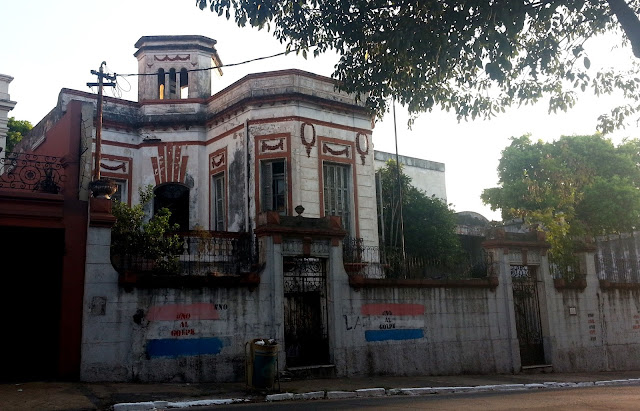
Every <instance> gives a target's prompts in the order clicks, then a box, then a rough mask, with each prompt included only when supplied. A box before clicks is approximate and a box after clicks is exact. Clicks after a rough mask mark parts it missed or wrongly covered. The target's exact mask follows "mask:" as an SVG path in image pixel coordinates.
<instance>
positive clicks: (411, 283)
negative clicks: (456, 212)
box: [343, 239, 498, 289]
mask: <svg viewBox="0 0 640 411" xmlns="http://www.w3.org/2000/svg"><path fill="white" fill-rule="evenodd" d="M343 262H344V267H345V271H346V272H347V274H348V275H349V283H350V284H351V286H353V287H354V288H360V287H387V286H395V287H398V286H400V287H481V288H491V289H494V288H495V287H496V286H497V285H498V278H497V267H496V266H495V264H494V262H493V260H492V255H491V254H489V253H487V252H482V253H481V255H479V256H478V257H476V258H473V257H471V256H464V257H461V258H458V259H456V260H455V261H444V260H439V259H428V258H424V257H421V256H410V255H406V256H404V258H403V255H402V252H401V250H399V249H397V248H383V247H374V246H365V245H363V242H362V239H350V240H345V241H344V242H343Z"/></svg>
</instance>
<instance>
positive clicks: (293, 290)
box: [283, 257, 329, 367]
mask: <svg viewBox="0 0 640 411" xmlns="http://www.w3.org/2000/svg"><path fill="white" fill-rule="evenodd" d="M283 263H284V264H283V266H284V269H283V271H284V273H283V275H284V340H285V351H286V357H287V367H300V366H308V365H321V364H328V363H329V339H328V335H327V271H326V260H325V259H323V258H314V257H284V261H283Z"/></svg>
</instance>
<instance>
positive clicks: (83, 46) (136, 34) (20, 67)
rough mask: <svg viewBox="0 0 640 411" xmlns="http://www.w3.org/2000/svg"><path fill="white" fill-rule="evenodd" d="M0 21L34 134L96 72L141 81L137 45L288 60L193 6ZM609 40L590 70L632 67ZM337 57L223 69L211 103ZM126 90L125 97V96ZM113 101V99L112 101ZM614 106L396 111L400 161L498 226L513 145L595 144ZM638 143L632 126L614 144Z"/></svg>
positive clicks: (61, 6)
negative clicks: (412, 115) (270, 75)
mask: <svg viewBox="0 0 640 411" xmlns="http://www.w3.org/2000/svg"><path fill="white" fill-rule="evenodd" d="M1 10H2V13H0V20H1V21H0V38H2V39H3V45H2V48H0V50H1V51H2V52H1V53H0V73H2V74H8V75H10V76H12V77H14V80H13V82H12V83H11V84H10V86H9V93H10V95H11V99H12V100H14V101H17V102H18V104H17V106H16V108H15V109H14V110H13V111H11V112H10V113H9V115H10V116H14V117H15V118H16V119H19V120H29V121H31V122H32V123H33V124H34V125H35V124H36V123H37V122H38V121H39V120H40V119H42V117H44V116H45V115H46V114H47V113H48V112H49V111H50V110H51V109H52V108H53V107H54V106H55V104H56V101H57V98H58V93H59V92H60V89H61V88H71V89H77V90H82V91H90V90H89V88H88V87H87V86H86V83H87V82H94V81H96V78H95V76H92V75H91V74H90V71H91V70H97V69H98V68H99V66H100V63H101V62H102V61H106V62H107V66H108V68H109V70H110V71H111V72H117V73H136V72H137V60H136V59H135V57H133V53H134V52H135V48H134V46H133V45H134V44H135V42H136V41H137V40H138V39H139V38H140V37H141V36H150V35H172V34H197V35H203V36H207V37H210V38H213V39H216V40H217V41H218V43H217V46H216V48H217V50H218V54H219V55H220V57H221V59H222V62H223V63H227V64H228V63H236V62H241V61H245V60H248V59H251V58H256V57H261V56H265V55H270V54H275V53H278V52H281V51H284V45H282V44H280V43H279V42H278V41H277V40H275V39H274V38H273V37H272V36H271V34H270V33H268V32H266V31H258V30H256V29H251V28H248V27H246V28H243V29H240V28H237V27H236V26H235V25H234V24H233V23H232V22H227V21H226V20H225V19H224V18H220V17H218V16H217V15H215V14H213V13H211V12H209V11H200V10H199V9H198V8H197V7H196V6H195V1H193V0H128V1H124V0H112V1H108V2H98V1H95V0H57V1H51V0H31V1H5V2H3V5H2V8H1ZM612 44H613V42H612V41H611V39H602V40H599V41H595V42H592V44H591V45H590V47H588V48H587V51H588V52H589V57H590V59H591V63H592V67H594V68H596V67H601V66H608V65H616V66H617V67H624V66H628V65H629V61H630V60H631V51H630V49H629V50H626V49H623V50H620V49H617V50H611V45H612ZM337 59H338V58H337V56H335V55H324V56H321V57H320V58H316V59H313V58H310V59H309V60H305V59H303V58H302V56H296V55H288V56H282V57H276V58H273V59H269V60H263V61H259V62H255V63H250V64H246V65H242V66H237V67H229V68H225V69H223V72H224V75H223V76H222V78H218V79H217V80H218V81H217V82H214V84H213V87H212V92H213V93H215V92H217V91H218V90H220V89H222V88H224V87H225V86H227V85H229V84H231V83H233V82H234V81H237V80H238V79H240V78H242V77H243V76H245V75H247V74H249V73H254V72H262V71H271V70H280V69H288V68H298V69H302V70H307V71H310V72H313V73H316V74H321V75H326V76H330V75H331V73H332V71H333V66H334V64H335V63H336V62H337ZM129 81H130V83H131V84H130V85H128V84H127V83H126V82H123V81H120V85H121V87H122V88H123V92H122V98H125V99H128V100H134V101H135V100H137V83H136V80H135V77H132V78H130V80H129ZM127 90H129V91H127ZM110 93H111V91H109V90H107V95H110ZM614 103H615V99H613V98H604V99H603V98H601V99H599V100H598V99H596V98H595V97H593V96H591V95H588V94H585V95H581V96H580V101H579V103H578V105H577V106H576V107H575V108H573V109H572V110H571V111H569V112H568V113H563V114H558V115H549V114H547V109H546V105H545V104H544V103H542V104H540V105H537V106H534V107H525V108H520V109H517V108H513V109H510V110H508V111H507V113H505V114H502V115H501V116H499V117H498V118H495V119H493V120H491V121H474V122H462V123H458V122H457V121H456V119H455V116H454V115H453V114H452V113H441V112H432V113H425V114H423V115H421V116H420V117H419V118H418V119H417V121H416V122H415V124H414V126H413V128H412V130H408V128H407V114H406V111H405V110H404V109H403V108H402V107H397V113H396V114H397V129H398V151H399V153H400V154H401V155H408V156H412V157H419V158H424V159H428V160H432V161H438V162H442V163H445V166H446V183H447V195H448V201H449V202H450V203H451V204H452V205H453V208H454V209H455V210H456V211H475V212H479V213H481V214H483V215H485V216H486V217H487V218H489V219H499V218H500V217H499V213H498V212H492V211H491V210H490V209H489V207H487V206H484V205H483V204H482V202H481V200H480V193H481V192H482V190H483V189H484V188H488V187H493V186H495V185H496V184H497V173H496V167H497V166H498V160H499V158H500V152H501V150H503V149H504V148H505V147H506V146H507V145H508V144H509V138H510V137H512V136H520V135H522V134H525V133H531V134H532V137H533V138H534V139H543V140H545V141H550V140H553V139H557V138H558V137H560V136H561V135H572V134H592V133H594V132H595V130H596V120H597V117H598V115H599V114H602V113H604V112H606V109H607V108H608V107H611V106H613V104H614ZM610 137H611V138H612V140H614V142H616V143H617V142H619V141H621V140H622V138H624V137H632V138H636V137H640V132H639V129H638V128H637V127H636V126H635V124H634V125H633V127H628V128H627V129H625V130H622V131H619V132H616V133H614V134H613V135H611V136H610ZM373 142H374V146H375V149H377V150H383V151H389V152H395V143H394V137H393V117H392V115H391V114H388V115H387V116H385V117H384V118H383V119H379V120H378V122H377V124H376V126H375V129H374V132H373Z"/></svg>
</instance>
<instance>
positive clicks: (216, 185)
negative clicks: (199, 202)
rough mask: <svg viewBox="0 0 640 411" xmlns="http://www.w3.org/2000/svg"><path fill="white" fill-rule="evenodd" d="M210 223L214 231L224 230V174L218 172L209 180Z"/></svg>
mask: <svg viewBox="0 0 640 411" xmlns="http://www.w3.org/2000/svg"><path fill="white" fill-rule="evenodd" d="M211 194H212V198H211V212H212V214H213V215H212V216H211V223H212V227H211V228H212V229H213V230H215V231H224V230H225V198H226V196H225V188H224V174H218V175H215V176H213V177H212V180H211Z"/></svg>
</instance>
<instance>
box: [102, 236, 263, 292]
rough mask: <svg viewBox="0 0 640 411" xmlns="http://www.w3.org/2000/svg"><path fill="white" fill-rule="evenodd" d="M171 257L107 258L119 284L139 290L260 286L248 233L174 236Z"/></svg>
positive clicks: (144, 253)
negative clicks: (177, 237)
mask: <svg viewBox="0 0 640 411" xmlns="http://www.w3.org/2000/svg"><path fill="white" fill-rule="evenodd" d="M178 235H179V237H180V243H179V244H178V246H177V247H176V251H175V253H174V254H170V255H157V254H153V253H150V252H148V250H131V251H130V252H127V253H125V254H122V255H114V254H112V255H111V262H112V264H113V266H114V268H115V269H116V271H118V273H119V274H120V284H121V285H123V286H135V287H142V288H180V287H236V286H246V287H249V288H250V289H252V288H254V287H256V286H257V285H258V284H259V283H260V277H259V271H260V268H261V267H260V266H259V265H258V263H257V260H258V243H257V241H255V239H254V238H253V237H252V236H251V235H249V234H248V233H232V232H220V231H203V230H198V231H189V232H183V233H179V234H178Z"/></svg>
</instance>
